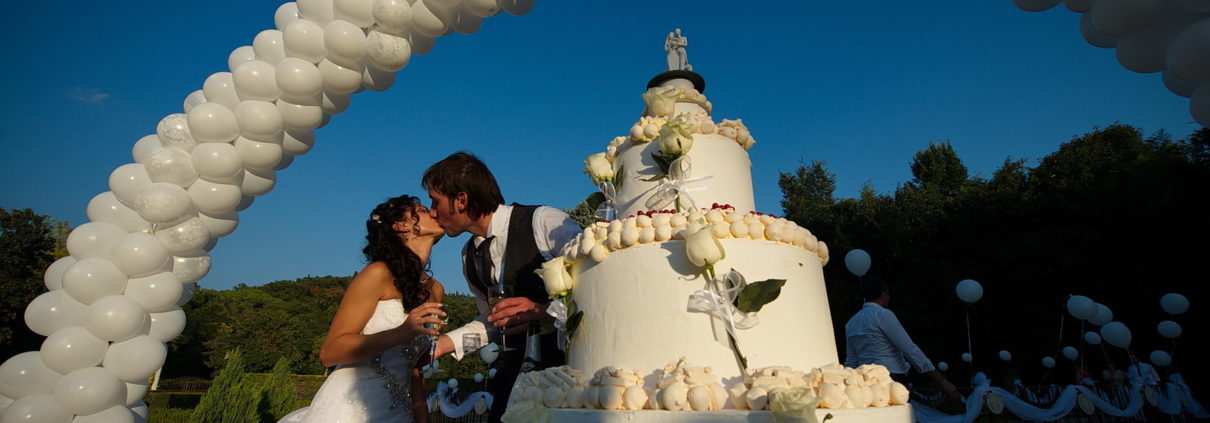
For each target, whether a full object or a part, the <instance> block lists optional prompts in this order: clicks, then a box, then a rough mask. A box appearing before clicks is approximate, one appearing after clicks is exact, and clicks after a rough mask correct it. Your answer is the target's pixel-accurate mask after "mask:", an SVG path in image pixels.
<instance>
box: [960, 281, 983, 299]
mask: <svg viewBox="0 0 1210 423" xmlns="http://www.w3.org/2000/svg"><path fill="white" fill-rule="evenodd" d="M956 291H957V292H958V298H959V299H961V300H962V301H965V302H968V303H973V302H975V301H979V299H980V298H983V285H980V284H979V282H976V281H974V280H971V279H966V280H963V281H962V282H958V287H957V288H956Z"/></svg>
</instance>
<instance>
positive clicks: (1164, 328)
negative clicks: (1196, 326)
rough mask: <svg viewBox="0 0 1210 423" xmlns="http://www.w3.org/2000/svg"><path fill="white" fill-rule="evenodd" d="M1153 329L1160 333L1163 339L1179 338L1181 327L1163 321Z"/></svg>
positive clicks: (1174, 323) (1169, 321)
mask: <svg viewBox="0 0 1210 423" xmlns="http://www.w3.org/2000/svg"><path fill="white" fill-rule="evenodd" d="M1155 329H1156V330H1157V331H1159V332H1160V335H1161V336H1163V337H1165V338H1176V337H1178V336H1181V325H1180V324H1179V323H1177V322H1174V321H1171V320H1165V321H1162V322H1160V324H1159V325H1156V327H1155Z"/></svg>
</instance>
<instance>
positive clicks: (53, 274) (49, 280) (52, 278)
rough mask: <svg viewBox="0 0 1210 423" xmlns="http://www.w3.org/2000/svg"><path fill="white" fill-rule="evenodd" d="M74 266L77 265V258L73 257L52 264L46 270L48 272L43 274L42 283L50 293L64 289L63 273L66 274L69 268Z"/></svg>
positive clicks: (60, 259)
mask: <svg viewBox="0 0 1210 423" xmlns="http://www.w3.org/2000/svg"><path fill="white" fill-rule="evenodd" d="M73 264H76V258H75V257H72V256H63V257H60V258H59V259H58V260H55V262H54V263H51V264H50V266H49V267H47V268H46V272H43V273H42V283H43V284H45V285H46V289H47V290H49V291H54V290H57V289H63V272H66V271H67V268H68V267H71V265H73Z"/></svg>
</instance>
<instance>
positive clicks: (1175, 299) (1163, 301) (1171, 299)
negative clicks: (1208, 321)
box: [1160, 292, 1189, 314]
mask: <svg viewBox="0 0 1210 423" xmlns="http://www.w3.org/2000/svg"><path fill="white" fill-rule="evenodd" d="M1160 308H1163V309H1164V312H1166V313H1168V314H1181V313H1184V312H1185V311H1188V310H1189V299H1188V298H1185V296H1184V295H1181V294H1177V293H1175V292H1174V293H1171V294H1164V296H1163V297H1160Z"/></svg>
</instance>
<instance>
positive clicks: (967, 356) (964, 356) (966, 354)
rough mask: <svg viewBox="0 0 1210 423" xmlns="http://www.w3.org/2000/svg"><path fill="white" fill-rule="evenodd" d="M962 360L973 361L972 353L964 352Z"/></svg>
mask: <svg viewBox="0 0 1210 423" xmlns="http://www.w3.org/2000/svg"><path fill="white" fill-rule="evenodd" d="M962 361H965V362H967V363H970V362H971V353H962Z"/></svg>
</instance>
